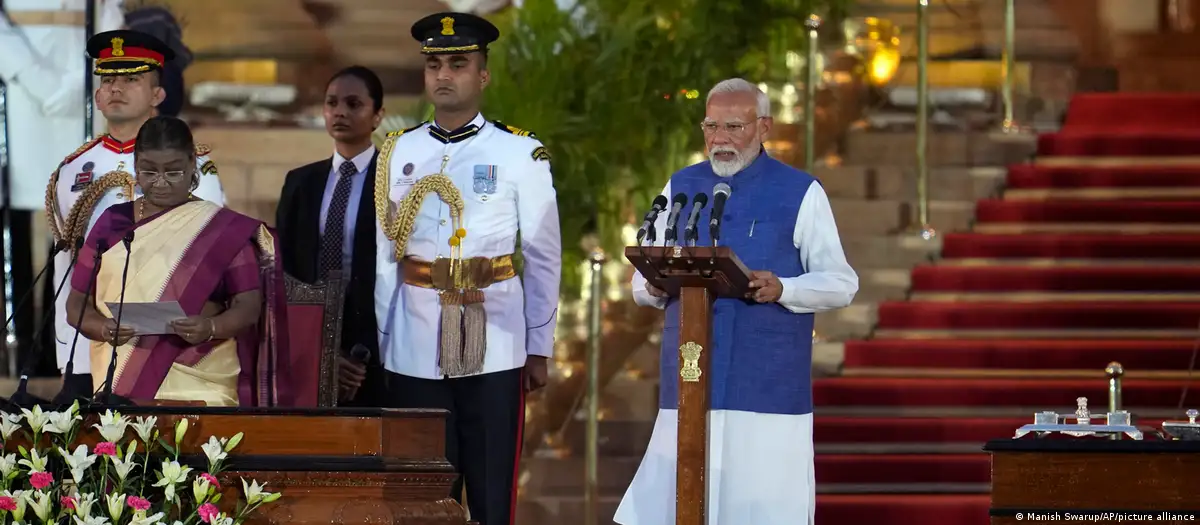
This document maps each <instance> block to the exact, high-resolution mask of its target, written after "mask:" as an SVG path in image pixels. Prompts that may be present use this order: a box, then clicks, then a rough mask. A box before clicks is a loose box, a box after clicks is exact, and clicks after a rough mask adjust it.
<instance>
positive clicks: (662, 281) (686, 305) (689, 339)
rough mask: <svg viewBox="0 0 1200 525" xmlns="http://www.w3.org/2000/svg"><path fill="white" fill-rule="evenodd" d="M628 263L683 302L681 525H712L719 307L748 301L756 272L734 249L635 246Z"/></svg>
mask: <svg viewBox="0 0 1200 525" xmlns="http://www.w3.org/2000/svg"><path fill="white" fill-rule="evenodd" d="M625 258H626V259H629V262H630V263H632V264H633V266H634V267H635V268H637V270H638V272H640V273H641V274H642V276H643V277H645V278H646V281H647V282H649V283H650V285H651V286H655V287H657V288H659V289H661V290H663V291H666V292H667V294H669V295H670V296H671V297H677V298H678V299H679V435H678V446H679V451H678V456H677V463H676V465H677V470H676V473H675V479H676V495H675V523H676V525H706V524H707V520H706V516H707V511H706V508H705V497H706V496H707V494H706V487H707V482H706V478H705V468H706V465H707V462H708V406H709V400H708V392H709V387H708V374H707V372H708V362H709V353H708V352H709V351H710V350H711V349H712V310H713V301H715V300H716V299H717V298H718V297H734V298H743V297H745V296H746V294H747V293H748V292H749V291H750V270H748V269H746V266H745V265H744V264H742V262H741V261H740V260H738V258H737V255H734V253H733V250H732V249H730V248H729V247H728V246H716V247H707V246H705V247H691V246H668V247H663V246H645V247H643V246H629V247H626V248H625Z"/></svg>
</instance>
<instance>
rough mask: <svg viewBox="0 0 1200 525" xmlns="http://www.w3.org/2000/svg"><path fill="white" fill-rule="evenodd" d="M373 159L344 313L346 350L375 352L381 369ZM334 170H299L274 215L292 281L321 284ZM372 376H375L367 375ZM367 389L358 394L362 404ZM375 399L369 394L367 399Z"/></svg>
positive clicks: (324, 164) (322, 166) (328, 163)
mask: <svg viewBox="0 0 1200 525" xmlns="http://www.w3.org/2000/svg"><path fill="white" fill-rule="evenodd" d="M378 158H379V152H376V153H375V156H374V157H372V158H371V164H370V166H368V167H367V172H366V174H365V176H366V180H364V181H363V191H362V200H361V201H360V203H359V206H358V217H357V219H356V222H355V225H354V253H353V257H352V258H351V262H350V275H342V279H343V280H348V283H347V286H346V300H345V306H344V307H343V311H342V350H343V351H348V350H349V349H350V348H352V347H353V346H354V345H355V344H362V345H363V346H366V347H367V348H368V349H370V350H371V355H372V361H373V363H369V365H372V366H369V368H375V367H377V366H378V364H379V362H380V360H379V336H378V329H377V328H376V323H375V206H374V195H375V176H374V173H375V161H376V160H378ZM332 166H333V158H332V157H330V158H328V159H325V160H322V161H318V162H314V163H312V164H309V165H307V166H302V167H299V168H296V169H294V170H292V171H290V172H288V174H287V179H286V180H285V181H284V183H283V192H282V194H281V195H280V198H279V208H278V209H277V211H276V213H275V228H276V229H277V231H278V234H279V246H280V250H281V252H282V254H283V269H284V271H286V272H287V273H288V274H289V275H291V276H292V277H294V278H296V279H298V280H300V281H303V282H306V283H310V284H311V283H314V282H316V280H317V257H318V254H319V253H320V248H321V234H320V231H321V230H320V228H319V224H318V222H319V221H320V220H321V200H322V198H323V197H324V195H325V185H326V183H327V181H328V179H329V172H330V169H331V168H332ZM369 375H374V374H369ZM366 387H367V385H365V384H364V385H363V388H361V389H360V390H359V395H358V396H357V399H360V400H361V399H363V398H364V396H363V394H364V392H363V391H364V390H367V388H366ZM368 395H371V394H368Z"/></svg>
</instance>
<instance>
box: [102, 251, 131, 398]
mask: <svg viewBox="0 0 1200 525" xmlns="http://www.w3.org/2000/svg"><path fill="white" fill-rule="evenodd" d="M121 243H122V244H124V245H125V266H124V268H122V269H121V298H120V299H118V301H117V318H116V319H115V321H116V323H117V330H118V331H119V330H120V329H121V314H122V313H123V311H124V310H125V280H126V279H128V278H129V259H131V258H132V257H131V256H130V245H132V244H133V230H129V231H128V232H126V233H125V238H123V239H121ZM117 348H118V347H117V338H116V336H115V335H114V336H113V340H112V354H111V355H109V360H108V373H106V374H105V375H104V391H103V392H102V393H101V394H100V400H99V401H100V402H101V403H104V404H106V405H118V404H121V405H128V404H132V402H131V401H130V400H128V399H126V398H124V397H121V396H115V395H113V393H112V383H113V376H115V375H116V374H117Z"/></svg>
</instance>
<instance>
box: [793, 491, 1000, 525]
mask: <svg viewBox="0 0 1200 525" xmlns="http://www.w3.org/2000/svg"><path fill="white" fill-rule="evenodd" d="M990 503H991V501H990V498H989V496H988V495H987V494H969V495H968V494H962V495H959V494H936V495H934V494H917V495H913V494H822V495H819V496H817V519H816V522H817V523H820V524H821V525H883V524H886V525H939V524H944V525H976V524H978V525H986V524H987V523H988V507H989V505H990ZM801 523H803V522H801Z"/></svg>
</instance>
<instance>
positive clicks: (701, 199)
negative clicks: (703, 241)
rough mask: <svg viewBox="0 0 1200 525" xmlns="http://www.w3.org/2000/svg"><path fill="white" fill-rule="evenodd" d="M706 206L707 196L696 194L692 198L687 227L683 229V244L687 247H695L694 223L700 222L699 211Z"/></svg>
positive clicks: (702, 193) (701, 193)
mask: <svg viewBox="0 0 1200 525" xmlns="http://www.w3.org/2000/svg"><path fill="white" fill-rule="evenodd" d="M707 205H708V195H705V194H704V192H700V193H697V194H696V196H695V197H692V213H691V215H688V221H687V226H686V227H684V228H683V242H684V243H686V244H687V245H688V246H695V245H696V238H697V237H698V235H697V233H696V222H698V221H699V220H700V210H702V209H704V207H705V206H707Z"/></svg>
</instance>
